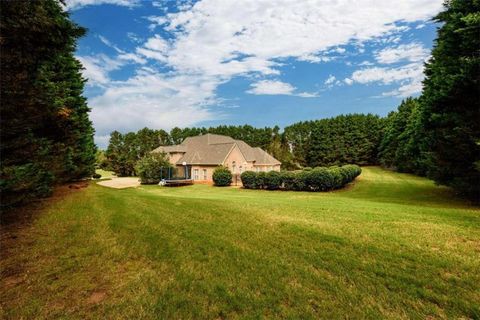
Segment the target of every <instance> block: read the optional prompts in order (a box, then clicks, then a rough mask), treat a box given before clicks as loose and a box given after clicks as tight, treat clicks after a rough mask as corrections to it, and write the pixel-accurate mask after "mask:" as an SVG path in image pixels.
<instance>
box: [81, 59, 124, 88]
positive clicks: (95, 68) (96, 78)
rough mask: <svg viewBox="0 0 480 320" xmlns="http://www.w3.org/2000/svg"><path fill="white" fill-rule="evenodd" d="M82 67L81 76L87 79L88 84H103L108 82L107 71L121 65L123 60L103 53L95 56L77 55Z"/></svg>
mask: <svg viewBox="0 0 480 320" xmlns="http://www.w3.org/2000/svg"><path fill="white" fill-rule="evenodd" d="M77 59H78V60H80V62H81V63H82V65H83V67H84V68H85V69H84V70H83V72H82V73H83V76H84V77H85V78H87V79H88V80H89V82H87V84H88V85H90V86H94V85H97V86H103V85H106V84H108V83H109V82H110V77H109V76H108V73H109V72H110V71H113V70H117V69H119V68H120V67H122V65H123V62H121V61H119V60H114V59H111V58H109V57H108V56H106V55H104V54H99V55H97V56H77Z"/></svg>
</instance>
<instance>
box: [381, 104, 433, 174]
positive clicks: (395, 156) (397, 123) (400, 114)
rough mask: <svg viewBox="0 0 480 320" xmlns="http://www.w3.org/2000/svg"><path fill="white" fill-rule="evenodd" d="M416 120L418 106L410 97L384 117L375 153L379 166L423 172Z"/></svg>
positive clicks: (418, 118) (421, 138)
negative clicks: (384, 120) (380, 138)
mask: <svg viewBox="0 0 480 320" xmlns="http://www.w3.org/2000/svg"><path fill="white" fill-rule="evenodd" d="M419 120H420V103H419V101H418V99H413V98H407V99H406V100H404V101H402V103H401V104H400V106H399V107H398V110H397V111H396V112H391V113H390V114H389V115H388V118H387V120H386V125H385V129H384V136H383V139H382V141H381V143H380V151H379V161H380V163H381V164H382V165H383V166H385V167H389V168H393V169H396V170H398V171H400V172H411V173H416V174H422V173H424V168H423V166H424V165H423V161H422V157H423V154H422V153H421V150H420V146H421V145H422V144H423V142H424V141H423V140H424V139H423V133H422V132H423V130H422V127H421V125H420V123H419Z"/></svg>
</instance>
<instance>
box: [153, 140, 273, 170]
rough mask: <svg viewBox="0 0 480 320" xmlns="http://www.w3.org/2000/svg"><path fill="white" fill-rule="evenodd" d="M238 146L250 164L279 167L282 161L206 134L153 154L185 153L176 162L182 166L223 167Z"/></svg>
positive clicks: (259, 149)
mask: <svg viewBox="0 0 480 320" xmlns="http://www.w3.org/2000/svg"><path fill="white" fill-rule="evenodd" d="M235 146H237V147H238V148H239V150H240V152H241V153H242V154H243V156H244V157H245V160H246V161H248V162H254V163H255V164H261V165H279V164H281V163H280V161H278V160H277V159H275V158H274V157H272V156H271V155H269V154H268V153H266V152H265V151H263V150H262V149H261V148H258V147H257V148H252V147H250V146H249V145H248V144H247V143H245V142H244V141H241V140H235V139H233V138H231V137H228V136H223V135H219V134H211V133H208V134H205V135H200V136H195V137H188V138H186V139H185V140H184V141H183V142H182V143H181V144H178V145H174V146H162V147H158V148H156V149H155V150H153V151H152V152H166V153H183V156H182V157H181V158H180V159H179V160H178V161H177V162H176V164H177V165H181V164H182V163H183V162H186V163H187V164H189V165H222V164H223V162H224V161H225V159H226V158H227V156H228V154H229V153H230V152H231V150H232V149H233V148H234V147H235Z"/></svg>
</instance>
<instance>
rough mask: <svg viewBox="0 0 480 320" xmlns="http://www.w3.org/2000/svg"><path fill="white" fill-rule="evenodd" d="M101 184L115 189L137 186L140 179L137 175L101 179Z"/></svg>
mask: <svg viewBox="0 0 480 320" xmlns="http://www.w3.org/2000/svg"><path fill="white" fill-rule="evenodd" d="M97 183H98V184H99V185H101V186H104V187H109V188H115V189H124V188H132V187H133V188H135V187H138V186H139V185H140V180H139V179H138V178H135V177H122V178H117V177H115V178H112V179H111V180H105V181H99V182H97Z"/></svg>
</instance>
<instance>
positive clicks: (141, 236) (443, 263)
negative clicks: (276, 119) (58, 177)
mask: <svg viewBox="0 0 480 320" xmlns="http://www.w3.org/2000/svg"><path fill="white" fill-rule="evenodd" d="M10 229H11V228H10ZM10 229H8V230H7V233H6V234H7V236H8V237H17V238H16V239H15V240H11V239H10V238H9V239H10V240H8V241H7V240H5V237H4V238H3V240H2V242H4V243H5V244H6V245H8V248H7V249H8V250H6V251H5V252H4V253H2V261H1V267H2V291H1V293H0V298H1V306H2V311H1V312H2V314H0V316H1V317H3V318H6V319H10V318H11V319H19V318H23V319H33V318H35V319H42V318H62V319H86V318H88V319H126V318H130V319H262V318H271V319H278V318H285V319H319V318H323V319H336V318H351V319H359V318H370V319H379V318H390V319H411V318H418V319H426V318H428V319H432V318H439V319H442V318H444V319H451V318H464V319H468V318H472V319H478V318H480V210H479V209H478V207H474V206H471V205H469V204H467V203H466V202H464V201H461V200H459V199H456V198H454V197H453V195H452V194H451V192H450V191H449V190H448V189H447V188H443V187H437V186H435V185H434V184H433V183H432V182H431V181H428V180H426V179H423V178H418V177H414V176H411V175H406V174H399V173H393V172H389V171H384V170H382V169H379V168H374V167H369V168H363V173H362V175H361V176H360V177H359V178H358V179H357V181H356V182H355V183H354V184H353V185H350V186H349V187H348V188H347V189H345V190H340V191H336V192H330V193H303V192H281V191H276V192H269V191H258V190H243V189H239V188H215V187H212V186H206V185H193V186H188V187H181V188H162V187H158V186H142V187H139V188H136V189H124V190H114V189H108V188H105V187H101V186H98V185H95V184H94V183H91V185H90V186H89V187H88V188H84V189H81V190H76V191H75V192H72V193H70V194H68V195H67V196H66V197H65V198H64V199H62V200H56V201H52V202H51V203H49V204H48V205H46V208H44V209H43V210H42V212H41V213H39V214H37V215H36V218H35V219H34V220H33V221H32V222H31V223H30V224H29V225H28V226H26V227H22V228H20V229H18V230H13V231H12V230H10Z"/></svg>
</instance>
